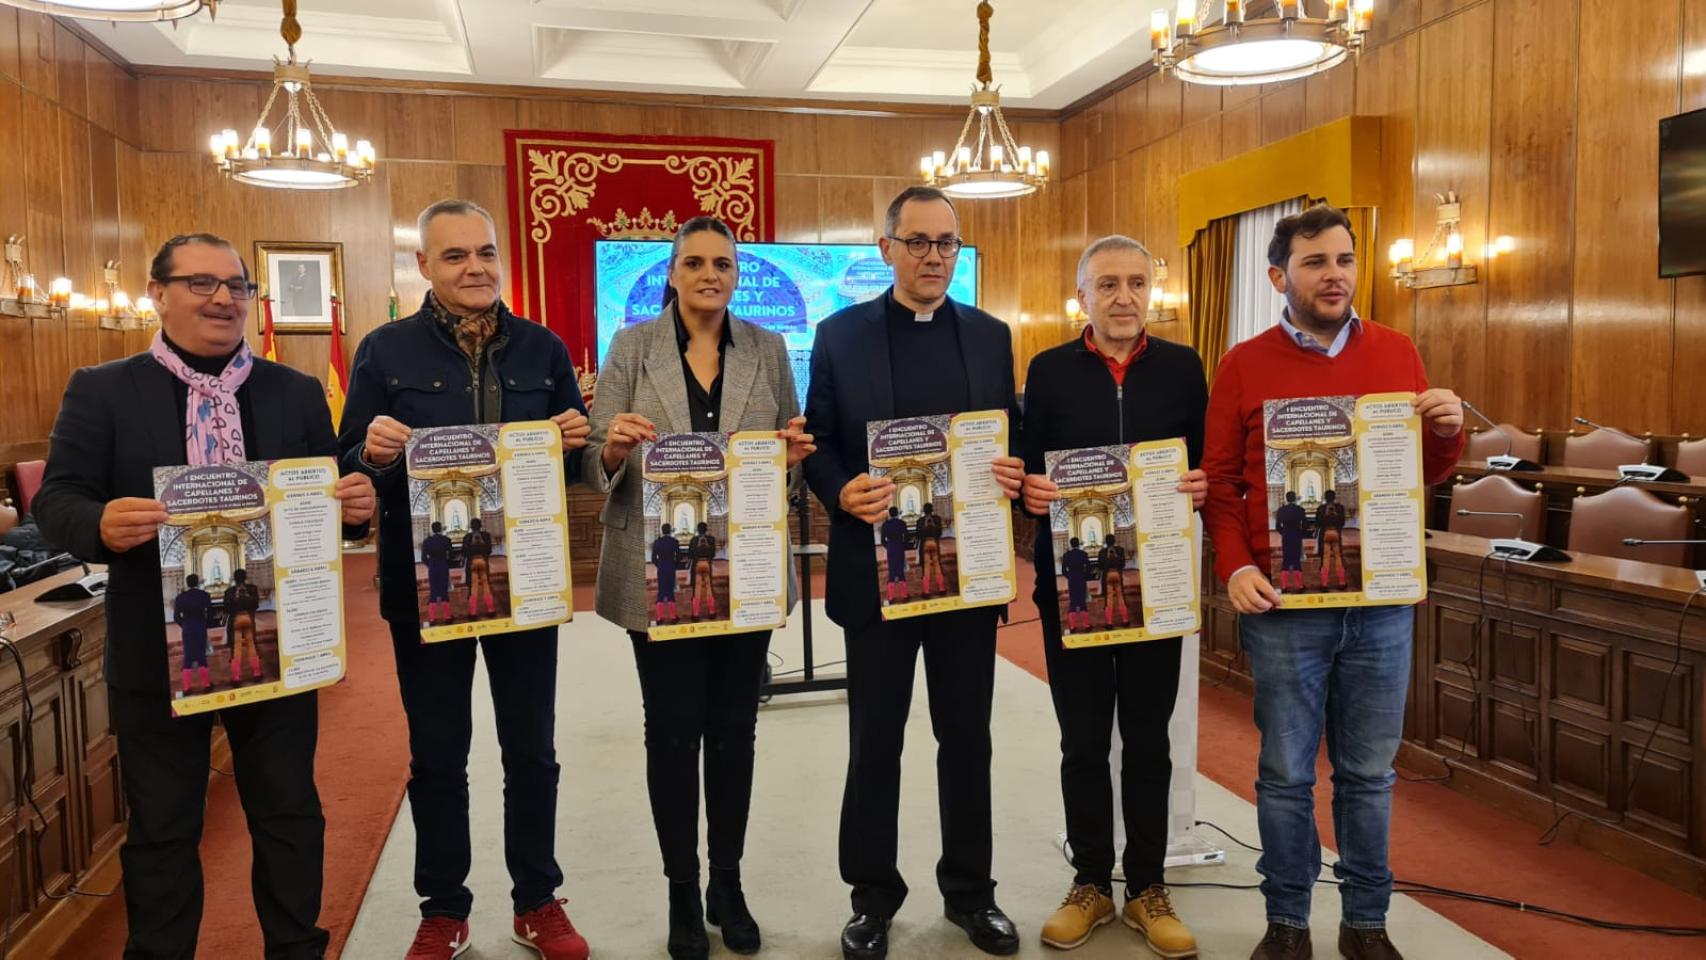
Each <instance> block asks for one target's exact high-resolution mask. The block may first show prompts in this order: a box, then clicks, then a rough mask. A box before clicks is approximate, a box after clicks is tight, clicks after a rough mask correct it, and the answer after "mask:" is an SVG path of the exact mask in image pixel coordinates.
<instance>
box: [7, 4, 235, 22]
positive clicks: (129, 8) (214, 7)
mask: <svg viewBox="0 0 1706 960" xmlns="http://www.w3.org/2000/svg"><path fill="white" fill-rule="evenodd" d="M0 6H8V7H18V8H19V9H22V10H30V11H34V12H36V13H47V14H52V15H53V16H56V17H76V18H77V19H80V20H109V21H112V22H114V23H128V22H139V21H140V22H157V21H161V20H182V19H184V18H186V17H193V16H195V15H196V14H198V13H200V12H201V11H202V10H204V9H205V10H206V11H207V14H208V16H210V17H211V16H213V15H214V14H215V13H217V12H218V10H219V0H0Z"/></svg>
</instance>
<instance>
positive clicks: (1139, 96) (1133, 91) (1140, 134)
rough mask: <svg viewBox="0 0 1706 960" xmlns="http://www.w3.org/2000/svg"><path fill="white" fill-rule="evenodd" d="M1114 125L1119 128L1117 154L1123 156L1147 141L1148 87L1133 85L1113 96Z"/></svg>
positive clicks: (1140, 84) (1138, 84)
mask: <svg viewBox="0 0 1706 960" xmlns="http://www.w3.org/2000/svg"><path fill="white" fill-rule="evenodd" d="M1114 113H1115V123H1116V124H1117V125H1118V127H1119V152H1120V154H1121V155H1122V156H1123V155H1125V154H1128V153H1130V152H1132V151H1133V150H1136V149H1137V148H1139V147H1141V146H1143V145H1144V144H1145V143H1147V142H1149V141H1148V135H1149V131H1148V124H1149V87H1148V86H1147V85H1145V84H1142V83H1134V84H1132V85H1131V86H1128V87H1126V88H1125V89H1124V90H1121V91H1119V92H1118V93H1116V94H1114Z"/></svg>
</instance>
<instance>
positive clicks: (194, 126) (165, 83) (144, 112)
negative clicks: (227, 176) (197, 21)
mask: <svg viewBox="0 0 1706 960" xmlns="http://www.w3.org/2000/svg"><path fill="white" fill-rule="evenodd" d="M197 86H198V84H196V83H192V82H191V81H189V80H182V79H177V78H172V77H145V78H143V79H140V80H138V81H136V91H137V92H136V106H137V131H138V134H139V135H138V137H137V138H136V145H137V146H139V147H141V148H142V149H144V150H149V151H161V152H164V151H180V152H186V153H200V154H202V155H204V156H206V155H208V153H207V140H208V138H209V137H211V136H212V135H214V134H215V133H218V132H219V131H220V130H221V129H223V126H219V127H207V128H205V129H204V128H203V125H202V123H201V122H200V118H198V117H197V116H196V87H197ZM255 113H256V114H259V113H260V110H259V109H258V108H257V109H256V111H255ZM252 119H253V115H251V120H252ZM228 122H229V123H237V122H239V121H237V120H235V119H233V120H231V121H228ZM233 129H235V128H233ZM208 162H209V163H211V162H212V160H209V161H208Z"/></svg>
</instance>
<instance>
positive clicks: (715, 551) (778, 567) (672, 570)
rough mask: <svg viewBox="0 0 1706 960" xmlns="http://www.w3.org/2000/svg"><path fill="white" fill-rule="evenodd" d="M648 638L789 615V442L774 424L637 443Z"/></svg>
mask: <svg viewBox="0 0 1706 960" xmlns="http://www.w3.org/2000/svg"><path fill="white" fill-rule="evenodd" d="M640 460H641V463H642V464H643V467H642V469H643V471H644V472H643V476H644V484H645V488H644V492H643V498H642V504H643V506H642V509H641V519H642V522H644V524H645V536H644V539H645V551H646V557H645V570H646V595H647V597H649V598H650V599H651V617H650V621H651V622H650V625H649V628H648V631H647V634H648V636H650V638H651V639H653V640H674V639H677V638H680V637H707V636H720V635H723V634H730V633H746V632H749V631H753V630H774V629H777V628H779V627H781V626H783V625H785V624H786V623H787V622H788V490H787V487H788V443H787V441H786V440H783V439H782V438H781V437H780V436H779V435H778V434H777V432H776V431H774V430H752V431H745V432H741V433H735V434H725V433H662V434H659V435H658V438H657V440H655V441H649V442H647V443H645V444H643V445H641V447H640Z"/></svg>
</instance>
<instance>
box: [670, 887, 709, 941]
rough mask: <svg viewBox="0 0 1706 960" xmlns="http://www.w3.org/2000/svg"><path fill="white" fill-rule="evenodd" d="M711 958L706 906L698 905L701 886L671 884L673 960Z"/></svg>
mask: <svg viewBox="0 0 1706 960" xmlns="http://www.w3.org/2000/svg"><path fill="white" fill-rule="evenodd" d="M710 955H711V938H710V937H708V936H706V934H705V907H704V905H703V904H701V903H700V902H699V884H698V882H697V881H695V882H692V883H671V884H670V885H669V957H670V960H705V958H706V957H709V956H710Z"/></svg>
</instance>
